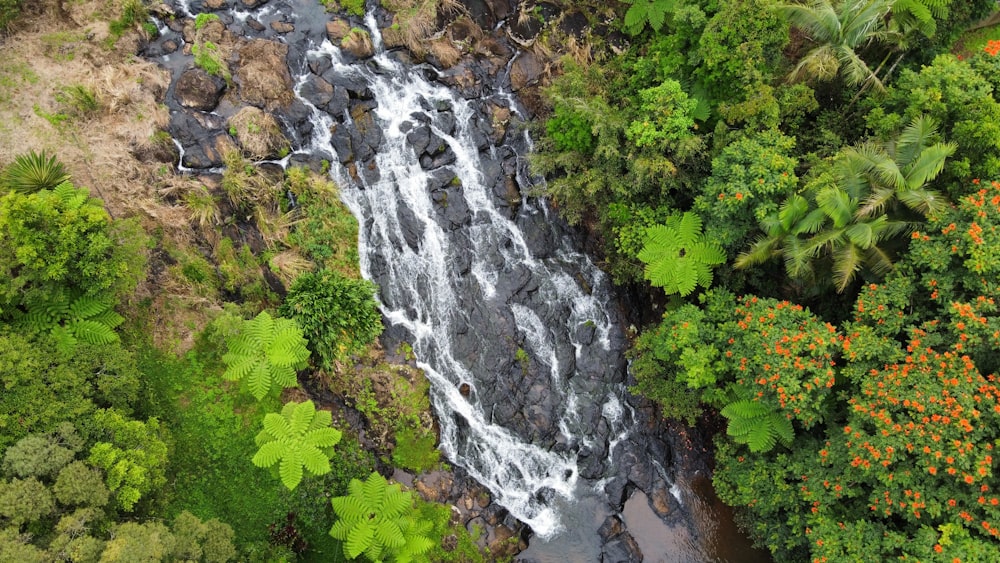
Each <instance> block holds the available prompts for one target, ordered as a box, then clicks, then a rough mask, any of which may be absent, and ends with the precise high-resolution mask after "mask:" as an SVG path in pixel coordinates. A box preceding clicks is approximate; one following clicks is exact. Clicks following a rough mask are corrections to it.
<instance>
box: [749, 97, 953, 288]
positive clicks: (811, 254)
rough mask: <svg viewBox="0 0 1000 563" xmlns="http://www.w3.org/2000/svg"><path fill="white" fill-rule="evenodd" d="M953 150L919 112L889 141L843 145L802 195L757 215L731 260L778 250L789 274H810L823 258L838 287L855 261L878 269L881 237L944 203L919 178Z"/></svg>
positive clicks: (885, 263)
mask: <svg viewBox="0 0 1000 563" xmlns="http://www.w3.org/2000/svg"><path fill="white" fill-rule="evenodd" d="M954 152H955V146H954V145H952V144H949V143H941V142H938V141H937V131H936V126H935V124H934V122H933V121H932V120H931V119H930V118H927V117H923V116H921V117H918V118H916V119H914V120H913V122H911V123H910V125H908V126H907V127H906V128H905V129H903V131H902V132H901V133H900V135H899V137H898V138H897V139H895V140H892V141H888V142H886V143H884V144H878V143H874V142H868V143H863V144H861V145H859V146H856V147H847V148H845V149H843V150H842V151H841V152H840V154H839V155H838V156H837V158H836V160H835V163H834V164H833V165H832V167H831V169H830V170H829V171H827V172H825V173H824V174H821V175H819V176H818V177H817V178H816V179H815V180H813V182H811V183H810V186H809V187H808V189H807V190H806V195H807V196H809V198H807V197H806V196H803V195H800V194H795V195H793V196H791V197H789V198H788V199H787V200H785V202H784V203H783V204H782V206H781V208H780V209H779V210H778V211H777V212H776V213H773V214H772V215H770V216H769V217H767V218H766V219H765V220H764V221H763V222H762V225H761V226H762V227H763V229H764V232H765V233H766V236H765V237H763V238H761V239H759V240H758V241H757V242H756V243H754V244H753V246H751V247H750V249H749V250H748V251H746V252H744V253H742V254H741V255H740V256H739V257H738V258H737V259H736V263H735V265H736V267H737V268H746V267H748V266H752V265H754V264H760V263H763V262H766V261H768V260H770V259H772V258H777V257H779V256H780V257H782V258H783V259H784V261H785V271H786V272H787V273H788V275H789V276H790V277H792V278H793V279H800V280H815V279H817V278H818V276H817V271H816V270H817V263H818V262H823V263H824V264H826V263H828V265H829V267H830V274H831V279H832V281H833V283H834V285H835V286H836V288H837V292H838V293H842V292H843V291H844V290H845V289H847V287H848V286H849V285H850V284H851V282H852V281H853V280H854V278H855V276H856V275H857V273H858V272H859V271H860V270H861V269H862V268H868V269H869V270H871V271H872V272H873V273H875V274H876V275H884V274H885V273H886V272H888V271H889V270H891V269H892V266H893V261H892V253H891V252H890V251H889V250H888V249H887V243H889V242H890V241H892V240H893V239H895V238H897V237H898V236H899V235H901V234H904V233H906V232H907V231H909V230H910V229H911V228H912V226H913V225H914V221H915V220H917V219H919V216H920V215H929V214H931V213H935V212H937V211H940V210H941V209H943V208H945V207H946V206H947V200H946V199H945V198H944V196H942V195H941V194H939V193H938V192H936V191H934V190H932V189H929V188H928V187H927V184H928V183H930V182H931V181H932V180H933V179H934V178H936V177H937V176H938V174H940V173H941V171H942V170H943V168H944V163H945V160H946V159H947V158H948V157H949V156H951V155H952V154H953V153H954ZM900 204H902V207H904V208H905V209H899V208H900ZM915 214H917V216H914V215H915Z"/></svg>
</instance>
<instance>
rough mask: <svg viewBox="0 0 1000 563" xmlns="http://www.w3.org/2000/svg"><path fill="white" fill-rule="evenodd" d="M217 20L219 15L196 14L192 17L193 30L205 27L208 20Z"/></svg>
mask: <svg viewBox="0 0 1000 563" xmlns="http://www.w3.org/2000/svg"><path fill="white" fill-rule="evenodd" d="M218 20H219V16H217V15H215V14H198V15H197V16H195V18H194V28H195V30H199V29H201V28H203V27H205V26H206V25H207V24H208V22H212V21H218Z"/></svg>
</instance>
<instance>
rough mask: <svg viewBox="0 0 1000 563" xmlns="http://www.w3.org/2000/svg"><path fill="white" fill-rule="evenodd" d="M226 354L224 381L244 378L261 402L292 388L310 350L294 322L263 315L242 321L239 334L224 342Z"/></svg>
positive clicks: (223, 358)
mask: <svg viewBox="0 0 1000 563" xmlns="http://www.w3.org/2000/svg"><path fill="white" fill-rule="evenodd" d="M226 347H227V348H228V350H229V352H228V353H227V354H226V355H224V356H223V357H222V361H223V362H225V363H226V372H225V373H224V374H223V375H222V377H223V378H224V379H227V380H230V381H239V380H243V379H246V381H247V384H248V385H249V389H250V393H251V394H252V395H253V396H254V397H256V398H257V399H258V400H260V399H263V398H264V396H265V395H267V394H268V393H269V392H271V390H272V389H273V388H275V387H277V388H279V389H280V388H281V387H295V386H297V385H298V381H297V380H296V377H295V372H296V370H299V369H302V368H304V367H305V366H306V360H308V358H309V350H308V349H307V348H306V340H305V339H304V338H303V337H302V329H300V328H299V327H298V325H296V323H295V321H294V320H291V319H284V318H281V317H278V318H271V315H268V314H267V313H266V312H262V313H260V314H259V315H257V317H256V318H254V319H253V320H249V321H244V322H243V326H242V327H241V328H240V331H239V333H238V334H236V335H234V336H233V337H231V338H228V339H227V340H226Z"/></svg>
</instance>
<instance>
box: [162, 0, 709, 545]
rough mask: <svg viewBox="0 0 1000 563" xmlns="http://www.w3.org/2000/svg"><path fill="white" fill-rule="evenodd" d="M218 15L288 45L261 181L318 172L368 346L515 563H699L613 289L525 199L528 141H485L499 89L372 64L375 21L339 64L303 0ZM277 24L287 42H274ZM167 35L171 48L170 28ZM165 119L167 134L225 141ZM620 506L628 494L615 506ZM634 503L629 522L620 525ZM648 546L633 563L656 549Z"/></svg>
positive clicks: (183, 113) (387, 57)
mask: <svg viewBox="0 0 1000 563" xmlns="http://www.w3.org/2000/svg"><path fill="white" fill-rule="evenodd" d="M235 3H236V4H237V5H240V6H243V7H242V8H241V9H240V10H237V9H235V8H232V9H229V10H228V11H221V10H220V11H219V12H217V13H219V14H222V15H223V21H224V23H225V24H226V25H227V26H229V28H230V29H232V30H234V31H237V32H238V33H242V34H252V35H254V36H256V37H267V38H269V39H272V40H278V41H283V42H286V43H287V44H288V45H289V56H288V57H287V62H288V64H289V67H290V71H291V74H292V77H293V83H294V90H295V93H296V98H297V99H296V101H295V102H294V103H293V104H292V107H290V108H287V109H286V110H282V111H279V112H277V116H278V118H279V119H281V120H282V122H283V123H284V125H285V127H286V129H287V132H288V134H289V136H290V137H291V138H292V143H293V146H295V147H297V148H296V150H295V151H293V153H294V154H292V155H290V156H289V157H287V158H285V159H283V160H282V161H277V162H275V164H278V165H281V166H285V165H287V164H288V162H289V160H293V161H296V162H303V161H308V160H310V159H312V160H317V159H319V158H328V157H329V158H332V160H333V161H334V163H335V164H334V166H333V167H332V171H331V173H332V175H333V176H334V178H335V179H336V180H337V182H338V184H339V185H340V186H341V197H342V199H343V200H344V202H345V203H346V204H347V205H348V207H349V208H350V209H351V211H352V213H354V215H355V216H356V217H357V219H358V222H359V224H360V227H361V228H360V234H359V239H360V240H359V250H360V255H361V266H362V272H363V274H364V275H365V277H366V278H368V279H371V280H373V281H374V282H376V283H377V284H378V286H379V288H380V289H379V295H378V297H379V301H380V305H381V308H382V312H383V314H384V317H385V319H386V333H387V334H386V336H385V338H386V339H387V340H390V341H395V342H401V341H403V340H405V341H407V342H409V343H410V345H411V346H412V349H413V354H414V356H415V357H416V358H417V360H418V365H419V366H420V367H421V368H422V369H423V370H424V372H425V374H426V376H427V377H428V379H429V380H430V382H431V399H432V403H433V406H434V409H435V411H436V414H437V418H438V422H439V425H440V430H441V443H440V447H441V449H442V450H443V451H444V453H445V455H446V456H447V457H448V459H449V460H450V461H451V462H452V463H454V464H455V465H458V466H461V467H462V468H464V469H465V471H466V472H467V473H468V474H469V475H470V476H471V477H473V478H474V479H475V480H476V481H478V482H479V483H481V484H483V485H484V486H486V487H487V488H488V489H489V490H490V491H491V493H492V497H493V501H494V502H496V503H498V504H499V505H501V506H503V507H505V508H506V509H507V510H508V511H509V512H510V514H511V515H513V516H514V517H515V518H517V519H518V520H520V521H522V522H524V523H526V524H528V525H529V526H530V527H531V529H532V530H533V532H534V533H535V535H536V537H537V538H538V539H539V541H537V542H536V541H534V540H533V541H532V542H531V546H530V547H529V549H528V551H527V552H525V553H524V554H523V556H525V557H526V558H527V559H528V560H531V561H564V560H572V561H597V560H604V561H626V560H630V559H634V558H635V557H636V556H637V554H638V549H639V548H638V547H636V548H635V549H632V548H629V547H628V546H627V545H626V544H627V543H628V542H629V541H633V540H632V539H631V538H632V536H630V535H629V531H630V530H635V532H636V533H642V534H645V535H646V536H648V537H651V538H675V539H676V538H686V540H684V541H672V543H671V542H666V543H663V544H662V545H668V544H669V546H670V547H669V551H670V554H671V557H672V558H673V559H671V560H677V561H698V560H704V559H706V557H705V555H704V552H703V551H701V548H700V547H699V546H698V541H697V539H696V537H697V535H698V534H699V533H700V531H698V530H696V529H695V525H696V524H697V522H695V521H693V520H692V518H690V517H689V516H688V515H687V514H686V513H685V512H683V511H682V510H680V508H681V504H680V503H679V502H678V501H679V500H680V495H677V494H676V490H677V489H676V488H672V486H673V485H674V483H673V482H672V480H671V477H672V470H670V471H668V470H664V468H663V467H662V466H660V465H659V463H657V462H656V460H660V461H663V462H664V463H665V464H667V466H668V467H669V464H670V461H671V458H672V454H671V448H670V446H669V445H667V443H666V441H665V440H664V439H662V438H661V437H660V436H658V435H656V433H655V431H654V432H648V430H649V429H650V428H654V427H655V425H653V424H649V423H648V421H649V417H650V416H651V410H650V409H645V410H643V409H638V410H636V409H634V408H633V401H632V399H631V398H630V397H629V396H628V394H627V391H626V385H625V379H626V365H625V360H624V354H623V351H624V349H625V345H626V343H625V337H624V335H623V332H622V329H621V326H622V323H621V321H620V319H619V314H618V312H617V311H616V309H614V308H611V307H609V305H608V304H610V303H612V302H613V299H612V297H611V294H610V289H611V288H610V286H609V284H608V282H607V280H606V279H605V276H604V275H603V274H602V273H601V272H600V271H599V270H598V269H597V268H596V267H595V266H594V265H593V264H592V263H591V261H590V260H589V259H588V258H587V256H586V255H584V254H583V253H581V252H579V251H577V250H574V249H575V248H578V247H579V244H578V241H577V240H575V239H574V238H573V237H572V236H571V235H570V234H568V233H569V231H568V230H567V229H566V228H565V227H564V226H563V225H562V224H561V222H560V221H559V220H558V218H556V217H554V216H550V213H549V211H548V209H547V208H546V207H545V205H544V203H543V202H539V201H536V200H535V199H533V198H530V197H526V196H525V193H526V191H527V190H528V189H530V187H531V185H532V182H533V180H532V178H531V175H530V174H529V173H528V171H527V170H526V165H525V159H524V156H523V155H525V154H527V152H528V150H529V149H530V139H528V137H527V134H526V133H525V132H524V131H518V130H515V129H514V127H513V126H511V127H508V128H507V130H506V133H504V131H503V128H501V129H498V128H497V126H496V124H495V123H492V120H495V119H496V117H495V116H496V114H494V113H492V112H493V110H491V109H490V108H491V107H492V108H496V107H503V108H507V109H506V110H505V111H510V112H512V113H513V114H515V115H517V114H519V112H518V108H517V107H516V103H515V101H514V97H513V96H512V95H511V94H510V93H509V92H505V91H503V90H502V89H501V88H499V87H497V86H496V84H502V83H503V82H504V80H503V79H502V77H501V78H500V79H497V78H496V77H493V78H489V77H487V78H486V80H484V81H483V82H484V83H483V84H481V85H478V84H477V88H478V87H479V86H481V87H482V90H481V91H482V94H481V95H469V96H468V99H467V98H463V97H459V96H457V95H456V94H455V93H454V92H453V91H452V90H451V89H449V88H448V87H446V86H444V85H443V84H441V82H440V81H439V80H435V79H434V78H437V71H435V70H434V69H433V68H431V67H429V66H426V65H421V66H412V65H409V64H406V63H402V62H399V61H398V60H396V57H394V55H393V53H388V52H385V50H384V49H383V46H382V38H381V36H380V35H379V27H380V25H379V24H378V23H377V22H376V19H377V18H376V16H375V15H374V13H373V12H369V13H368V15H367V16H366V18H365V20H364V24H365V27H367V29H368V32H369V33H370V34H371V38H372V43H373V45H374V47H375V51H376V53H375V55H374V56H373V57H366V58H362V59H356V58H354V57H352V56H349V55H347V54H345V53H342V52H341V50H340V49H339V48H337V47H335V46H334V45H332V44H331V43H330V42H329V41H328V40H327V39H326V33H325V31H326V30H325V28H324V24H325V21H326V16H325V14H324V12H323V11H322V8H321V7H319V6H318V4H317V3H316V2H315V0H271V1H270V2H267V3H266V4H261V3H259V2H248V1H246V0H241V1H240V2H235ZM172 4H173V5H174V7H175V9H176V11H177V12H178V13H179V14H182V15H186V16H192V14H193V13H197V12H199V11H201V10H202V9H204V3H203V2H201V1H199V0H175V1H174V2H172ZM230 4H231V3H230ZM247 6H256V7H251V8H249V11H247V10H248V8H247ZM279 21H280V22H282V23H284V24H288V23H294V31H293V32H290V33H286V34H285V35H279V34H276V33H273V32H272V31H271V28H269V26H270V25H271V24H274V23H276V22H279ZM172 23H173V24H174V25H172V26H171V28H170V29H172V30H173V32H172V33H174V34H175V35H172V36H171V38H170V40H171V41H177V40H178V39H179V34H180V30H181V28H182V27H183V24H181V23H179V22H176V21H175V22H172ZM353 23H357V24H359V25H360V24H361V22H357V21H355V22H353ZM381 24H382V26H386V25H388V24H387V23H386V22H385V21H382V22H381ZM164 40H165V39H161V44H162V42H163V41H164ZM159 52H165V51H163V49H162V48H161V49H160V51H159ZM169 53H175V54H171V55H169V56H167V55H163V56H162V57H161V60H162V61H163V62H164V64H166V65H167V66H168V67H171V69H172V70H173V71H174V74H175V77H176V76H178V75H179V73H180V71H182V70H184V69H185V68H186V67H187V65H188V64H189V63H188V62H187V60H186V59H184V58H183V57H184V56H183V55H181V54H180V51H176V52H175V51H169ZM515 56H516V55H515ZM404 58H405V57H404ZM511 66H512V63H508V64H507V65H506V68H507V69H508V71H509V69H510V68H511ZM498 68H500V69H503V68H504V65H503V63H502V61H501V63H500V64H499V65H498ZM501 72H502V71H501ZM317 83H320V84H321V85H322V86H323V87H324V88H325V90H324V89H323V88H318V89H317V86H316V85H317ZM491 89H492V90H491ZM348 92H349V94H348ZM296 104H297V107H296ZM171 107H172V109H173V111H174V114H175V115H176V116H177V117H178V119H177V123H178V124H179V125H178V127H188V126H191V124H192V123H202V122H205V123H213V124H214V123H224V119H221V118H219V116H218V115H215V114H209V113H203V114H198V113H196V112H192V111H191V110H188V109H185V108H182V107H179V106H177V105H176V104H175V105H173V106H171ZM334 107H336V109H333V108H334ZM228 111H235V110H233V109H232V108H229V109H228ZM191 117H195V118H199V117H200V118H207V117H211V119H203V120H198V119H191ZM498 131H499V133H498ZM219 133H220V132H219V131H208V132H207V135H205V134H204V132H203V135H202V136H201V137H199V136H198V135H186V136H183V137H182V138H183V139H187V140H186V141H184V142H185V143H187V144H182V143H181V142H180V141H178V142H177V143H178V148H179V151H180V152H181V154H182V155H183V154H185V150H189V151H201V152H203V153H204V149H203V148H200V147H199V146H198V145H197V143H198V142H199V141H198V139H199V138H209V139H211V138H213V137H211V135H217V134H219ZM175 137H176V135H175ZM191 139H194V140H193V141H192V140H191ZM207 170H209V171H210V170H211V169H207ZM181 171H182V172H193V171H192V170H191V169H190V168H184V167H182V168H181ZM633 490H640V491H642V492H643V493H644V494H641V495H638V494H637V495H633V496H632V497H631V498H632V500H629V501H628V502H626V500H627V499H628V498H629V496H630V494H631V493H632V491H633ZM671 492H674V493H675V496H677V499H676V500H675V499H674V496H672V495H671ZM647 498H648V499H649V505H648V506H647V507H646V509H645V510H646V512H643V511H639V510H636V509H635V507H636V506H637V505H638V504H640V503H641V504H642V505H643V506H645V505H646V499H647ZM691 504H697V503H691ZM654 505H655V506H657V507H658V508H657V515H656V516H654V517H653V518H652V519H649V518H648V517H647V516H646V513H651V511H652V510H653V508H652V507H654ZM688 505H689V504H688V503H686V504H685V506H688ZM623 506H624V510H623ZM636 514H638V516H636ZM666 514H669V515H670V516H669V517H670V519H671V522H672V524H670V525H665V524H664V522H663V521H662V520H660V519H661V518H663V517H664V515H666ZM599 530H600V532H599ZM639 539H640V543H641V540H642V538H639ZM633 543H634V542H633ZM647 545H653V546H654V547H652V548H650V553H648V554H647V559H648V560H655V559H649V557H650V556H655V555H658V553H656V552H657V551H662V549H667V548H661V547H659V545H660V544H656V543H653V544H649V542H647ZM681 545H683V546H682V547H677V546H681ZM664 553H665V552H664Z"/></svg>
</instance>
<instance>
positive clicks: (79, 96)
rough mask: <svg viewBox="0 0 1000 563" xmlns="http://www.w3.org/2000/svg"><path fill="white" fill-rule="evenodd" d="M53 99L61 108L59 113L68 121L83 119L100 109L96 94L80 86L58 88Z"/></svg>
mask: <svg viewBox="0 0 1000 563" xmlns="http://www.w3.org/2000/svg"><path fill="white" fill-rule="evenodd" d="M55 99H56V103H57V104H59V107H60V108H61V111H60V112H59V113H60V114H61V115H65V116H67V117H69V118H70V119H73V118H77V119H80V118H85V117H87V116H89V115H92V114H93V113H95V112H97V110H99V109H100V108H101V102H100V100H98V99H97V94H95V93H94V91H93V90H91V89H90V88H87V87H86V86H83V85H80V84H75V85H73V86H64V87H62V88H60V89H59V90H57V91H56V94H55Z"/></svg>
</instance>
